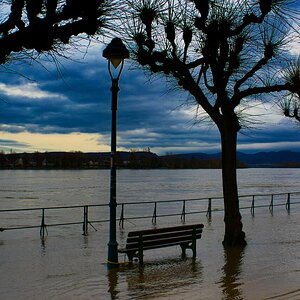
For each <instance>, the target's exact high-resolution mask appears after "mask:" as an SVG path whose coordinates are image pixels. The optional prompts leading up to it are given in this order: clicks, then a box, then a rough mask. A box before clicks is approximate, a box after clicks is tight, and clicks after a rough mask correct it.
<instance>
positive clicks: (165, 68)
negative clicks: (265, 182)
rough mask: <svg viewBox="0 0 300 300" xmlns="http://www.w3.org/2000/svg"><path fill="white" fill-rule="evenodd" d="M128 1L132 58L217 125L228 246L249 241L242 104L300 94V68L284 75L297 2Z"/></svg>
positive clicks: (127, 30)
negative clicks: (241, 162)
mask: <svg viewBox="0 0 300 300" xmlns="http://www.w3.org/2000/svg"><path fill="white" fill-rule="evenodd" d="M124 1H125V2H126V4H127V5H128V9H127V15H126V18H127V22H126V24H127V26H126V28H125V30H126V31H125V34H124V35H126V36H128V37H129V39H128V43H129V46H130V47H131V50H132V53H133V58H134V59H135V60H136V61H137V62H138V63H139V64H140V65H141V66H143V67H144V68H145V69H147V70H150V72H152V73H161V74H165V75H166V76H167V77H169V78H171V79H175V84H177V86H179V87H180V88H182V89H184V90H186V91H187V92H188V93H189V94H190V95H191V96H193V98H194V99H195V104H196V105H200V106H201V107H202V108H203V110H204V111H205V112H206V113H207V114H208V116H209V117H210V118H211V120H212V121H213V122H214V123H215V124H216V126H217V127H218V129H219V132H220V136H221V148H222V180H223V195H224V209H225V216H224V221H225V235H224V240H223V244H224V246H235V245H245V244H246V240H245V233H244V232H243V229H242V227H243V225H242V222H241V214H240V211H239V199H238V188H237V175H236V166H237V160H236V149H237V134H238V132H239V131H240V129H241V128H242V125H243V122H242V120H243V119H242V118H241V111H239V108H241V106H242V104H243V102H247V101H248V102H249V101H251V99H253V98H254V97H257V96H258V95H261V96H264V97H265V98H266V97H267V96H268V95H271V94H273V93H275V94H277V95H281V94H282V95H283V94H284V93H286V92H289V93H291V94H296V93H297V92H298V93H299V89H300V87H299V73H295V74H294V75H293V76H292V78H287V77H286V76H285V75H284V73H283V72H282V70H284V69H285V68H287V67H288V60H289V59H290V57H291V54H290V52H289V50H288V47H287V45H288V43H289V42H292V40H293V34H296V30H294V28H295V27H296V23H297V21H298V19H297V13H298V12H297V11H296V7H295V5H296V3H297V1H292V0H248V1H247V0H191V1H188V0H124ZM130 40H131V42H130ZM132 41H134V42H133V43H132ZM268 98H269V97H268ZM157 105H159V103H157Z"/></svg>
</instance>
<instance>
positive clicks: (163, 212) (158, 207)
mask: <svg viewBox="0 0 300 300" xmlns="http://www.w3.org/2000/svg"><path fill="white" fill-rule="evenodd" d="M299 195H300V192H291V193H274V194H257V195H241V196H239V200H240V209H241V210H245V209H249V210H250V213H251V215H252V216H254V215H255V210H256V209H258V208H264V207H266V208H268V209H269V211H270V213H271V214H273V211H274V207H277V206H285V209H286V211H287V212H288V213H290V210H291V206H292V205H295V204H300V196H299ZM297 196H299V197H297ZM245 203H246V205H244V204H245ZM132 206H134V207H140V206H144V207H145V206H149V207H150V208H152V211H153V213H151V214H149V213H145V214H142V215H137V213H136V212H134V213H132V210H130V207H132ZM164 206H165V207H164ZM108 207H109V205H108V204H93V205H74V206H53V207H43V208H37V207H36V208H19V209H1V210H0V219H1V220H3V219H4V218H2V215H3V214H5V213H7V214H8V213H19V212H31V213H32V212H34V211H38V212H39V213H40V217H39V218H40V222H39V224H34V225H32V224H27V225H16V226H8V227H5V226H3V225H0V226H2V227H0V231H2V232H3V231H8V230H17V229H29V228H40V236H41V237H44V236H45V234H48V230H47V228H48V227H54V226H69V225H82V231H83V235H87V234H88V227H89V226H91V227H92V228H93V229H94V230H95V231H97V229H96V228H95V227H94V225H93V224H94V223H102V222H108V221H109V219H108V217H109V213H108ZM128 207H129V209H127V208H128ZM95 208H101V209H103V208H105V209H107V213H106V214H105V215H106V217H103V218H100V219H93V218H90V217H89V216H90V211H91V210H92V209H95ZM118 208H119V209H118V213H119V215H120V217H119V218H118V219H117V220H118V221H119V226H120V227H121V228H124V222H125V221H130V220H138V219H151V222H152V224H156V223H157V219H158V218H165V217H176V216H179V217H180V221H181V222H183V223H184V222H186V218H187V216H188V215H192V214H205V215H206V217H207V218H208V219H211V218H212V214H213V213H215V212H221V211H224V208H223V197H210V198H207V197H206V198H196V199H179V200H161V201H145V202H124V203H118ZM75 209H76V210H81V220H79V221H65V222H59V223H48V221H50V220H49V219H50V218H49V217H48V214H47V213H49V211H54V210H59V211H61V210H63V211H64V216H65V211H67V210H75ZM128 211H129V213H128ZM148 211H149V209H148V210H147V212H148ZM126 213H127V215H126ZM46 221H47V222H46Z"/></svg>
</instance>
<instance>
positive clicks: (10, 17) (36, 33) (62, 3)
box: [0, 0, 116, 65]
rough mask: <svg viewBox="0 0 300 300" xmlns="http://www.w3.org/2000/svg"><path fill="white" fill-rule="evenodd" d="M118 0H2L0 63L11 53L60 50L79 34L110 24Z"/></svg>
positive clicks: (5, 60)
mask: <svg viewBox="0 0 300 300" xmlns="http://www.w3.org/2000/svg"><path fill="white" fill-rule="evenodd" d="M115 2H116V1H115V0H88V1H85V0H3V1H1V2H0V9H1V12H0V65H1V64H4V63H5V62H7V61H8V60H9V59H10V56H11V54H12V53H25V52H26V51H28V50H29V51H30V50H36V51H37V52H38V53H41V52H49V51H51V50H54V51H55V50H57V49H59V47H60V46H61V45H64V44H68V43H69V42H70V39H71V38H72V37H74V36H78V35H80V34H85V35H87V36H93V35H95V34H98V33H99V30H100V29H103V28H107V27H109V25H108V23H107V20H108V18H109V17H110V18H111V17H112V16H111V11H112V8H113V7H114V5H115Z"/></svg>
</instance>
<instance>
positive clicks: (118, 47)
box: [103, 38, 129, 69]
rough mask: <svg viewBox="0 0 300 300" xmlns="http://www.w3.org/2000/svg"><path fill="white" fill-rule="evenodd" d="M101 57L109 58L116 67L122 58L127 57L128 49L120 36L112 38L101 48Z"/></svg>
mask: <svg viewBox="0 0 300 300" xmlns="http://www.w3.org/2000/svg"><path fill="white" fill-rule="evenodd" d="M103 57H105V58H106V59H108V60H110V61H111V63H112V64H113V66H114V67H115V69H116V68H117V67H118V66H119V64H120V63H121V61H122V60H124V59H125V58H129V51H128V50H127V48H126V47H125V45H124V44H123V42H122V40H121V39H120V38H113V39H112V40H111V42H110V43H109V44H108V45H107V47H106V48H105V49H104V50H103Z"/></svg>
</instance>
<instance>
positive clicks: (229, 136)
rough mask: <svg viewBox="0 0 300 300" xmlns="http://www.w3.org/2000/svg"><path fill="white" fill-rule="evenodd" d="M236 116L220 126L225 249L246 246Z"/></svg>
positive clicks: (227, 119)
mask: <svg viewBox="0 0 300 300" xmlns="http://www.w3.org/2000/svg"><path fill="white" fill-rule="evenodd" d="M235 117H236V116H231V117H229V118H226V121H225V122H224V123H223V126H219V130H220V134H221V144H222V179H223V196H224V211H225V213H224V214H225V216H224V222H225V236H224V240H223V245H224V247H230V246H245V245H246V244H247V243H246V240H245V233H244V232H243V231H242V229H243V224H242V222H241V214H240V210H239V198H238V186H237V175H236V168H237V159H236V150H237V149H236V146H237V132H238V130H239V126H237V120H236V118H235Z"/></svg>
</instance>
